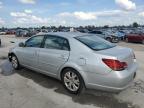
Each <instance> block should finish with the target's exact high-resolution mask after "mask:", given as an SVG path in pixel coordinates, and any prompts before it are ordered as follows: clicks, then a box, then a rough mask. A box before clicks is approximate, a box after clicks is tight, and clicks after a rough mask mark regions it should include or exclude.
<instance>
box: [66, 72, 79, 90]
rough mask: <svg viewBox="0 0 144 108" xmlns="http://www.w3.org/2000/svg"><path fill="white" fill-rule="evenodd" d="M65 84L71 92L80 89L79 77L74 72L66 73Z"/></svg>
mask: <svg viewBox="0 0 144 108" xmlns="http://www.w3.org/2000/svg"><path fill="white" fill-rule="evenodd" d="M64 84H65V86H66V87H67V89H69V90H70V91H73V92H75V91H78V89H79V87H80V80H79V77H78V76H77V74H75V73H74V72H71V71H69V72H66V73H65V74H64Z"/></svg>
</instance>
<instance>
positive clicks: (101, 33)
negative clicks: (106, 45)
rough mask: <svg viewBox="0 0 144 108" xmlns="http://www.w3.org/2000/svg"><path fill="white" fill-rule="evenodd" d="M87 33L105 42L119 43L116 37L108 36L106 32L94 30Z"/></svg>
mask: <svg viewBox="0 0 144 108" xmlns="http://www.w3.org/2000/svg"><path fill="white" fill-rule="evenodd" d="M89 33H91V34H96V35H97V36H99V37H101V38H104V39H105V40H107V41H109V42H113V43H117V42H119V39H118V37H116V36H114V35H110V34H109V33H107V32H102V31H97V30H94V31H90V32H89Z"/></svg>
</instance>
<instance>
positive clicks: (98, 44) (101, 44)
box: [75, 35, 116, 51]
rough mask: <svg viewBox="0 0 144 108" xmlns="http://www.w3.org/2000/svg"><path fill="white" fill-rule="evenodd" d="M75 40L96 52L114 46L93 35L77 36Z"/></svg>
mask: <svg viewBox="0 0 144 108" xmlns="http://www.w3.org/2000/svg"><path fill="white" fill-rule="evenodd" d="M75 38H76V39H77V40H79V41H80V42H81V43H83V44H85V45H86V46H88V47H89V48H91V49H93V50H96V51H100V50H104V49H109V48H113V47H115V46H116V45H115V44H113V43H110V42H108V41H106V40H104V39H102V38H100V37H97V36H95V35H86V36H78V37H75Z"/></svg>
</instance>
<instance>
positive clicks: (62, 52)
mask: <svg viewBox="0 0 144 108" xmlns="http://www.w3.org/2000/svg"><path fill="white" fill-rule="evenodd" d="M69 52H70V46H69V42H68V40H67V39H65V38H62V37H58V36H46V38H45V41H44V45H43V48H41V49H40V52H39V68H40V69H41V70H43V71H44V72H46V73H47V74H51V75H57V72H58V70H59V68H60V67H61V66H62V65H63V64H65V63H66V62H67V60H68V58H69Z"/></svg>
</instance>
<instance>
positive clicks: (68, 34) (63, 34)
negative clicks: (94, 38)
mask: <svg viewBox="0 0 144 108" xmlns="http://www.w3.org/2000/svg"><path fill="white" fill-rule="evenodd" d="M38 35H54V36H59V37H64V38H73V37H77V36H84V35H90V34H87V33H80V32H49V33H41V34H38Z"/></svg>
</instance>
